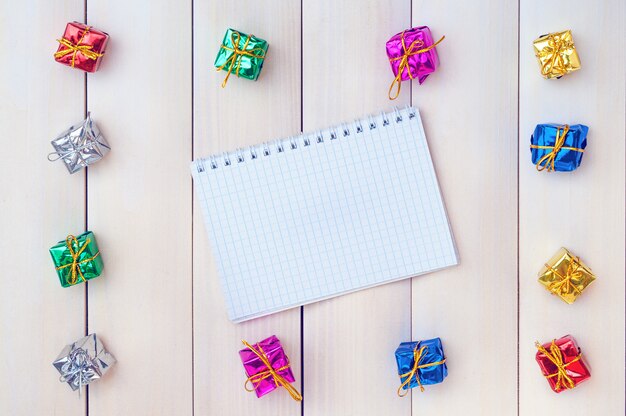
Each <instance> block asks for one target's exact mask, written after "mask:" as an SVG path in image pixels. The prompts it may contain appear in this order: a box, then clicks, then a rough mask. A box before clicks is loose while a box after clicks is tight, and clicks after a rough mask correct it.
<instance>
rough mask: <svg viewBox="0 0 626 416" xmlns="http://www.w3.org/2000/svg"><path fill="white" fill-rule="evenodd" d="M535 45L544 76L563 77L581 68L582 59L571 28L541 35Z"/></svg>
mask: <svg viewBox="0 0 626 416" xmlns="http://www.w3.org/2000/svg"><path fill="white" fill-rule="evenodd" d="M533 46H534V47H535V56H536V57H537V59H538V60H539V65H540V66H541V75H543V77H544V78H548V79H549V78H561V77H562V76H563V75H565V74H569V73H570V72H572V71H576V70H578V69H580V59H579V58H578V53H577V52H576V47H575V46H574V39H573V38H572V32H571V31H569V30H565V31H563V32H556V33H550V34H547V35H543V36H540V37H539V38H538V39H535V41H534V42H533Z"/></svg>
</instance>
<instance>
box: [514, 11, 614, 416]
mask: <svg viewBox="0 0 626 416" xmlns="http://www.w3.org/2000/svg"><path fill="white" fill-rule="evenodd" d="M520 10H521V12H520V18H521V19H520V20H521V31H520V131H519V137H520V147H519V149H520V150H519V151H520V166H519V172H520V173H519V175H520V414H521V415H536V414H540V413H541V414H551V415H569V416H573V415H589V414H594V415H621V414H624V156H625V154H624V110H625V109H624V89H625V82H624V73H625V72H624V70H625V67H624V54H623V52H622V51H623V50H624V47H625V46H626V45H625V42H624V20H625V19H624V17H625V8H624V2H622V1H618V0H616V1H605V2H602V3H601V4H599V3H598V4H596V3H589V2H585V1H554V2H547V3H546V2H541V1H535V0H523V1H522V2H521V9H520ZM567 28H569V29H571V30H572V33H573V36H574V42H575V44H576V48H577V50H578V52H579V54H580V58H581V61H582V69H580V70H579V71H578V72H575V73H573V74H571V75H568V76H565V77H564V78H562V79H560V80H545V79H543V78H541V76H540V75H539V65H538V64H537V62H536V61H535V57H534V55H533V48H532V42H533V40H534V39H535V38H536V37H537V36H538V35H541V34H544V33H547V32H553V31H558V30H565V29H567ZM549 122H556V123H570V124H574V123H582V124H586V125H588V126H589V128H590V129H589V136H588V146H587V149H586V151H585V154H584V157H583V161H582V164H581V166H580V168H578V170H576V171H575V172H572V173H552V174H547V173H546V172H537V171H536V170H535V167H534V166H533V165H532V163H531V161H530V152H529V150H528V145H529V141H530V135H531V134H532V132H533V129H534V127H535V125H536V124H538V123H549ZM561 246H565V247H567V248H569V249H570V250H572V251H573V252H574V253H575V254H577V255H578V256H580V257H581V259H582V260H583V261H584V262H585V263H587V264H588V265H589V266H590V267H591V268H592V270H593V271H594V272H595V273H596V274H597V277H598V280H597V281H596V282H594V283H593V285H591V286H590V287H589V288H588V290H586V291H585V293H583V294H582V296H580V298H579V299H578V300H577V301H576V303H574V304H573V305H568V304H566V303H564V302H562V301H560V300H559V299H558V298H556V297H553V296H551V295H550V294H549V293H548V292H546V291H545V290H544V288H543V287H542V286H541V285H539V284H538V283H537V281H536V279H537V272H538V271H539V269H540V268H541V267H542V265H543V264H544V262H545V261H547V260H548V259H549V258H550V257H551V256H552V255H553V254H554V252H556V250H558V248H559V247H561ZM565 334H571V335H573V336H574V337H575V338H576V339H577V341H578V343H579V344H580V347H581V348H582V351H583V354H584V356H585V358H586V359H587V361H588V363H589V365H590V367H591V374H592V377H591V379H590V380H589V381H587V382H585V384H581V385H580V387H578V388H577V389H575V390H573V391H568V392H563V393H561V394H555V393H553V392H552V391H551V390H550V388H549V387H548V384H547V383H546V381H545V380H544V379H543V377H542V376H541V373H540V371H539V367H538V366H537V364H536V362H535V360H534V356H535V353H536V349H535V347H534V345H533V344H534V341H535V340H539V341H544V342H545V341H549V340H550V339H552V338H554V337H560V336H562V335H565Z"/></svg>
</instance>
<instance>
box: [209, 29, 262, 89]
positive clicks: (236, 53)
mask: <svg viewBox="0 0 626 416" xmlns="http://www.w3.org/2000/svg"><path fill="white" fill-rule="evenodd" d="M267 48H269V44H268V43H267V41H265V40H263V39H259V38H257V37H256V36H254V35H246V34H245V33H243V32H239V31H237V30H234V29H228V30H227V31H226V34H225V35H224V40H223V41H222V45H221V46H220V50H219V52H218V53H217V56H216V57H215V67H216V68H217V70H218V71H226V72H227V73H226V78H224V82H222V88H224V87H225V86H226V83H227V82H228V78H229V77H230V74H235V75H236V76H238V77H241V78H248V79H251V80H252V81H256V80H257V78H259V74H260V73H261V69H262V68H263V62H264V61H265V55H266V54H267Z"/></svg>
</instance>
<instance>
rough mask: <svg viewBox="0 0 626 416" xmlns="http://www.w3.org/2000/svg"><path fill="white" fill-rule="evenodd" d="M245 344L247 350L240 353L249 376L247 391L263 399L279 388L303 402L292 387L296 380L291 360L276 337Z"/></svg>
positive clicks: (244, 342)
mask: <svg viewBox="0 0 626 416" xmlns="http://www.w3.org/2000/svg"><path fill="white" fill-rule="evenodd" d="M243 344H244V345H245V346H246V348H244V349H243V350H241V351H239V356H240V357H241V361H242V362H243V367H244V369H245V371H246V375H247V376H248V379H247V380H246V390H248V391H250V392H252V391H254V392H255V393H256V395H257V397H261V396H264V395H266V394H267V393H269V392H271V391H273V390H276V389H277V388H278V387H284V388H285V389H286V390H287V391H288V392H289V394H290V395H291V397H292V398H293V399H294V400H297V401H300V400H302V396H301V395H300V393H299V392H298V391H297V390H296V389H295V387H293V386H292V385H291V383H293V382H294V381H295V378H294V376H293V372H292V371H291V366H290V364H289V358H287V355H286V354H285V351H284V350H283V347H282V345H281V344H280V341H279V340H278V338H276V336H275V335H272V336H271V337H269V338H266V339H264V340H263V341H260V342H259V343H257V344H254V345H251V344H249V343H247V342H246V341H243ZM249 384H250V385H251V386H252V387H251V388H250V387H248V385H249Z"/></svg>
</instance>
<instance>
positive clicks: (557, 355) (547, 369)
mask: <svg viewBox="0 0 626 416" xmlns="http://www.w3.org/2000/svg"><path fill="white" fill-rule="evenodd" d="M535 346H536V347H537V354H536V355H535V359H536V360H537V363H538V364H539V367H540V368H541V373H542V374H543V375H544V377H545V378H546V379H547V380H548V383H549V384H550V387H551V388H552V390H554V391H555V392H557V393H560V392H562V391H563V390H567V389H573V388H574V387H576V386H578V385H579V384H580V383H582V382H583V381H585V380H587V379H588V378H589V377H591V373H590V372H589V368H588V367H587V364H585V361H583V356H582V353H581V352H580V348H578V345H577V344H576V340H575V339H574V338H573V337H572V336H571V335H565V336H564V337H562V338H559V339H555V340H553V341H552V342H547V343H545V344H543V345H542V344H540V343H538V342H536V343H535Z"/></svg>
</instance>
